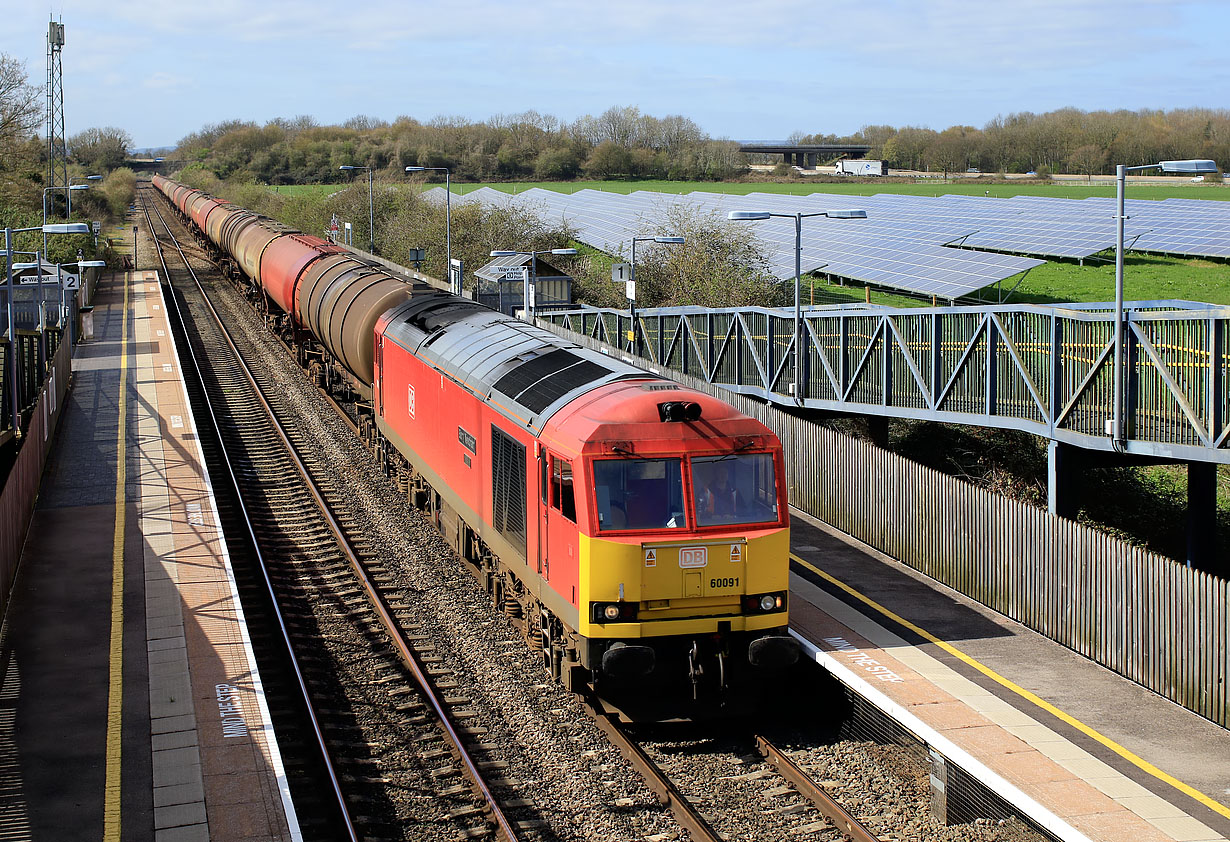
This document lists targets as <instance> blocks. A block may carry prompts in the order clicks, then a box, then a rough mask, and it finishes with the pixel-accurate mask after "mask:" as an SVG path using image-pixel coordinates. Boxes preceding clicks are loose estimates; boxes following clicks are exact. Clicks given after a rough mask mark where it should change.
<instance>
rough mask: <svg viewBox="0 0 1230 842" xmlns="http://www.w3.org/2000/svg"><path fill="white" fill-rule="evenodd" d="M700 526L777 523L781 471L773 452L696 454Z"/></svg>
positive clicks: (694, 470) (695, 493)
mask: <svg viewBox="0 0 1230 842" xmlns="http://www.w3.org/2000/svg"><path fill="white" fill-rule="evenodd" d="M692 496H693V503H694V505H695V507H696V524H697V525H698V526H717V525H720V524H731V523H740V524H744V523H776V522H777V521H778V511H777V474H776V471H775V469H774V465H773V455H772V454H770V453H744V454H739V455H735V454H728V455H724V456H694V457H692Z"/></svg>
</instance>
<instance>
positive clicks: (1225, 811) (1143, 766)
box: [790, 553, 1230, 818]
mask: <svg viewBox="0 0 1230 842" xmlns="http://www.w3.org/2000/svg"><path fill="white" fill-rule="evenodd" d="M790 558H791V559H793V560H794V561H796V562H798V563H799V564H800V565H802V566H803V567H806V568H807V569H808V570H810V571H811V572H813V573H815V574H816V575H817V576H819V577H820V578H822V579H824V580H825V581H826V582H829V583H831V584H832V585H834V586H836V587H838V588H841V589H842V590H843V591H845V592H846V593H848V594H850V596H852V597H854V598H855V599H857V600H858V601H859V602H862V603H863V604H865V605H867V606H869V607H870V608H872V609H874V610H875V611H876V612H878V613H879V614H881V615H883V616H884V617H887V618H888V619H890V620H892V621H893V622H894V623H898V624H900V625H901V626H904V627H905V628H907V629H909V630H910V631H912V632H914V634H916V635H918V636H919V637H921V638H923V639H924V640H926V641H927V642H929V643H934V644H935V645H936V646H938V647H940V648H941V649H943V650H944V651H945V652H947V653H948V654H949V655H952V656H953V657H954V658H957V659H958V660H960V661H961V662H963V663H965V664H968V665H969V666H970V667H972V668H974V669H976V670H978V672H980V673H982V674H983V675H985V676H986V677H987V678H989V679H991V680H992V681H994V682H995V683H996V684H999V685H1000V686H1002V687H1004V688H1006V689H1008V690H1010V691H1011V692H1013V693H1015V694H1016V695H1018V696H1020V697H1021V698H1022V699H1025V700H1026V701H1028V702H1030V703H1031V704H1034V705H1036V706H1038V707H1040V708H1042V710H1044V711H1046V712H1047V713H1049V714H1050V715H1051V716H1054V717H1055V718H1056V719H1059V720H1060V721H1062V722H1065V723H1067V724H1068V725H1070V726H1072V727H1073V728H1075V729H1076V730H1077V731H1080V732H1081V733H1082V734H1084V735H1085V736H1087V737H1089V738H1091V739H1093V740H1096V741H1097V742H1099V743H1100V744H1102V745H1103V746H1105V747H1106V748H1108V749H1110V750H1111V751H1113V752H1114V753H1115V754H1117V755H1119V756H1120V757H1122V758H1123V759H1124V760H1126V761H1128V762H1129V763H1131V764H1132V765H1133V766H1135V767H1136V768H1138V769H1140V770H1141V771H1142V772H1145V773H1146V774H1148V775H1151V776H1153V777H1154V778H1157V779H1158V780H1159V781H1161V782H1163V783H1165V784H1169V785H1170V786H1172V787H1174V788H1175V789H1177V790H1179V792H1181V793H1183V794H1184V795H1186V796H1188V797H1189V798H1193V799H1195V800H1196V801H1199V802H1200V803H1201V804H1203V805H1204V806H1206V807H1208V808H1209V809H1210V810H1212V811H1213V812H1215V813H1217V814H1219V815H1222V816H1225V817H1226V818H1230V807H1227V806H1226V805H1224V804H1221V803H1219V802H1217V801H1214V800H1213V799H1212V798H1210V797H1209V796H1207V795H1205V794H1204V793H1203V792H1201V791H1200V790H1198V789H1196V788H1194V787H1192V786H1190V785H1188V784H1185V783H1183V781H1181V780H1179V779H1178V778H1176V777H1174V776H1173V775H1168V774H1166V773H1165V772H1163V771H1162V770H1161V769H1159V768H1157V767H1156V766H1154V765H1153V764H1152V763H1150V762H1149V761H1147V760H1145V759H1144V758H1143V757H1140V756H1139V755H1137V754H1134V753H1133V752H1132V751H1130V750H1129V749H1127V748H1124V747H1123V746H1121V745H1119V744H1118V743H1117V742H1115V741H1114V740H1112V739H1111V738H1110V737H1107V736H1106V735H1105V734H1102V733H1101V732H1099V731H1097V730H1095V729H1094V728H1091V727H1090V726H1088V725H1086V724H1085V723H1084V722H1081V721H1080V720H1079V719H1077V718H1075V717H1074V716H1072V715H1070V714H1068V713H1065V712H1064V711H1062V710H1060V709H1059V708H1057V707H1055V706H1054V705H1053V704H1051V703H1050V702H1048V701H1046V700H1045V699H1042V698H1040V697H1038V696H1037V695H1035V694H1034V693H1031V692H1030V691H1028V690H1026V689H1025V688H1024V687H1021V686H1020V685H1019V684H1016V683H1014V682H1012V681H1010V680H1008V679H1007V678H1005V677H1004V676H1002V675H1000V674H999V673H997V672H995V670H993V669H991V668H990V667H988V666H986V665H985V664H982V663H980V662H979V661H976V660H974V659H973V658H971V657H970V656H969V655H967V654H965V653H964V652H962V651H961V650H960V649H958V648H957V647H955V646H953V645H952V644H950V643H948V642H946V641H943V640H940V639H939V638H938V637H936V636H935V635H933V634H931V633H930V632H928V631H927V630H925V629H923V628H920V627H919V626H916V625H915V624H914V623H911V622H910V621H909V620H907V619H905V618H904V617H900V616H898V615H897V614H895V613H893V612H892V611H890V610H889V609H887V608H885V607H884V606H883V605H881V604H880V603H878V602H876V601H875V600H874V599H872V598H871V597H868V596H865V595H864V594H861V593H859V592H858V591H856V590H855V589H854V588H852V587H850V586H849V585H847V584H846V583H845V582H842V581H840V580H838V579H836V578H834V577H833V576H831V575H829V574H828V573H825V572H824V571H823V570H821V569H820V568H818V567H816V566H815V565H814V564H812V563H810V562H808V561H805V560H804V559H802V558H799V557H798V556H797V555H795V554H794V553H791V554H790Z"/></svg>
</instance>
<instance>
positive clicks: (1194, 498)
mask: <svg viewBox="0 0 1230 842" xmlns="http://www.w3.org/2000/svg"><path fill="white" fill-rule="evenodd" d="M1187 564H1188V566H1189V567H1195V568H1197V569H1198V570H1204V571H1205V572H1208V573H1213V574H1216V575H1218V576H1225V575H1226V574H1227V573H1228V572H1230V564H1227V562H1226V561H1225V560H1221V561H1220V562H1219V561H1218V558H1217V466H1216V465H1215V464H1213V463H1212V462H1188V463H1187Z"/></svg>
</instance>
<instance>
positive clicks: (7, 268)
mask: <svg viewBox="0 0 1230 842" xmlns="http://www.w3.org/2000/svg"><path fill="white" fill-rule="evenodd" d="M43 195H44V196H46V193H44V194H43ZM39 230H41V231H42V232H43V238H44V240H45V239H46V237H47V235H48V234H88V233H89V231H90V226H88V225H86V224H85V223H84V222H70V223H66V224H55V225H47V224H43V225H41V226H38V225H36V226H34V227H32V228H8V227H6V228H5V229H4V256H5V261H4V288H5V292H6V293H7V295H8V300H7V302H6V304H7V305H8V330H9V352H8V353H7V354H6V355H5V358H6V359H7V360H8V363H9V372H8V379H9V383H10V387H9V397H10V399H11V400H12V412H13V433H14V435H20V434H21V423H20V422H21V408H20V407H19V406H18V405H17V404H18V401H19V397H18V394H17V353H16V352H17V325H16V322H15V320H14V313H13V311H14V309H15V307H14V304H15V303H16V302H15V301H14V300H13V235H14V234H20V233H21V232H23V231H39ZM39 271H40V274H41V271H42V270H41V268H40V270H39Z"/></svg>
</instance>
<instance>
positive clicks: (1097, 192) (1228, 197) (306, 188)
mask: <svg viewBox="0 0 1230 842" xmlns="http://www.w3.org/2000/svg"><path fill="white" fill-rule="evenodd" d="M1104 179H1105V177H1103V180H1104ZM356 183H357V182H356ZM407 183H409V182H407ZM349 186H351V185H349V184H294V185H287V186H283V187H270V188H269V189H270V190H273V191H274V192H276V193H281V194H283V195H287V196H303V195H321V194H323V195H327V194H329V193H336V192H337V191H339V190H345V189H346V188H347V187H349ZM432 186H440V185H438V184H433V185H432ZM480 187H490V188H492V189H495V190H501V191H503V192H505V193H513V194H517V193H524V192H525V191H526V190H530V189H532V188H534V187H539V188H542V189H543V190H554V191H556V192H557V193H576V192H577V191H578V190H604V191H606V192H609V193H633V192H636V191H637V190H650V191H654V192H658V193H692V192H702V193H729V194H732V195H736V196H745V195H747V194H748V193H784V194H787V195H792V196H804V195H807V194H808V193H840V194H842V195H847V196H873V195H875V194H876V193H903V194H906V195H910V196H942V195H944V194H946V193H948V194H960V195H963V196H983V195H989V196H992V197H994V198H1008V197H1011V196H1055V197H1059V198H1062V199H1085V198H1088V197H1090V196H1104V197H1113V196H1114V195H1115V188H1114V185H1112V184H1092V185H1085V184H1079V183H1075V182H1056V183H1050V184H1043V183H1038V182H1025V183H1021V184H1015V183H1013V182H1005V181H993V182H992V181H985V182H981V181H978V180H971V179H960V180H959V181H942V180H940V179H933V180H927V181H918V182H913V181H911V182H894V181H885V182H868V181H858V182H849V183H846V182H832V181H826V182H809V181H798V182H793V181H791V182H752V181H746V182H745V181H737V182H724V181H518V182H489V183H484V184H457V183H454V184H453V185H452V188H453V192H454V193H458V194H463V195H464V194H466V193H471V192H473V191H475V190H477V189H479V188H480ZM1128 196H1129V197H1130V198H1132V199H1168V198H1183V199H1213V200H1220V201H1230V184H1139V183H1136V182H1135V181H1133V182H1132V183H1131V184H1129V186H1128Z"/></svg>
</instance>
